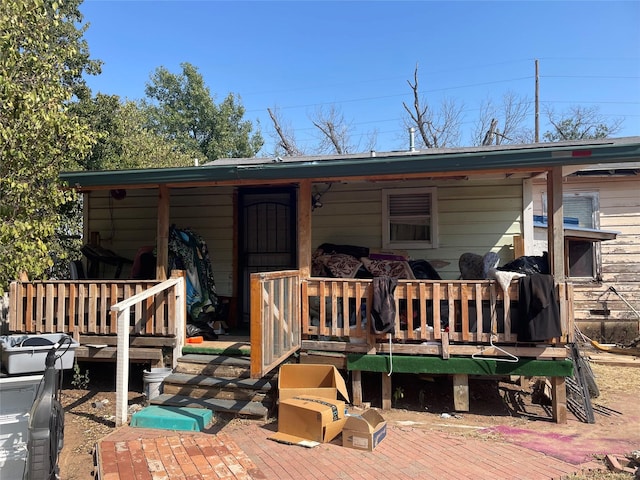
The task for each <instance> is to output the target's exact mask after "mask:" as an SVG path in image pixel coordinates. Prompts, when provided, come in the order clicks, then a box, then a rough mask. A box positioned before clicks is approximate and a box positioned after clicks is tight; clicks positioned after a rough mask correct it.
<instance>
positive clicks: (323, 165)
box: [61, 137, 640, 188]
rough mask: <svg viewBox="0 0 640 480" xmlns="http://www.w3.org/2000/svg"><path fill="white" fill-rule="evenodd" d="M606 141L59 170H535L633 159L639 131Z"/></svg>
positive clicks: (162, 175)
mask: <svg viewBox="0 0 640 480" xmlns="http://www.w3.org/2000/svg"><path fill="white" fill-rule="evenodd" d="M626 141H627V143H625V139H617V140H615V141H613V140H612V141H611V142H602V141H600V142H599V143H591V144H590V143H580V144H571V145H566V144H565V145H561V144H543V145H546V146H539V145H541V144H536V145H535V146H526V145H525V146H522V147H495V149H487V148H469V149H448V150H445V149H443V150H438V151H429V150H426V151H419V152H397V153H388V154H384V155H383V154H377V155H376V156H370V155H367V156H365V155H363V156H354V155H345V156H334V157H331V156H327V157H300V158H295V159H284V160H282V161H278V160H274V161H270V160H269V159H238V160H237V161H235V162H233V161H231V162H230V161H228V160H225V161H224V163H222V162H221V164H216V163H215V162H213V163H212V164H208V165H203V166H198V167H195V166H194V167H182V168H158V169H139V170H112V171H81V172H65V173H62V174H61V180H62V181H64V182H67V183H68V184H69V185H71V186H79V187H84V188H91V187H118V186H127V185H149V186H151V185H159V184H166V183H170V184H174V185H175V184H180V183H185V184H188V183H195V182H204V183H206V182H216V181H217V182H231V183H233V182H236V181H237V182H240V181H242V182H247V181H252V180H254V181H265V180H267V181H270V180H274V181H275V180H280V181H292V180H300V179H313V178H322V179H331V178H335V179H341V180H342V179H347V178H349V177H362V176H384V175H403V174H405V175H409V174H428V173H443V172H444V173H446V172H450V173H455V172H469V171H476V172H478V173H481V172H482V171H487V170H503V171H510V170H515V169H531V170H532V171H540V170H543V169H548V168H551V167H556V166H564V165H588V164H595V163H614V162H624V161H633V160H635V161H637V160H638V159H640V137H633V138H632V139H627V140H626Z"/></svg>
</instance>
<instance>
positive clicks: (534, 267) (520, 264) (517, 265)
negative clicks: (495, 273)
mask: <svg viewBox="0 0 640 480" xmlns="http://www.w3.org/2000/svg"><path fill="white" fill-rule="evenodd" d="M497 270H502V271H504V272H518V273H522V274H524V275H533V274H535V273H542V274H545V275H549V260H548V253H547V252H544V253H543V254H542V256H541V257H537V256H524V257H519V258H516V259H515V260H514V261H512V262H509V263H507V264H505V265H503V266H502V267H498V268H497Z"/></svg>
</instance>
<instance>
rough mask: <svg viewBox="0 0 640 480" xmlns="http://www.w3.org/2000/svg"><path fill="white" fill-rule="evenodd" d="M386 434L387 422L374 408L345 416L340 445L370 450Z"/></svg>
mask: <svg viewBox="0 0 640 480" xmlns="http://www.w3.org/2000/svg"><path fill="white" fill-rule="evenodd" d="M386 436H387V422H386V421H385V419H384V418H382V415H380V414H379V413H378V412H377V411H376V410H373V409H369V410H365V411H364V412H362V413H361V414H359V415H351V416H349V417H347V419H346V422H345V424H344V427H343V429H342V446H343V447H348V448H355V449H357V450H368V451H369V452H370V451H372V450H373V449H374V448H376V447H377V446H378V444H379V443H380V442H381V441H382V439H384V437H386Z"/></svg>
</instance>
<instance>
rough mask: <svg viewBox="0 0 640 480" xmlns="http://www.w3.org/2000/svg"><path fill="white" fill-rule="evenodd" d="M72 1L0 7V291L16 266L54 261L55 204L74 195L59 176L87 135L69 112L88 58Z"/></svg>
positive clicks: (19, 1)
mask: <svg viewBox="0 0 640 480" xmlns="http://www.w3.org/2000/svg"><path fill="white" fill-rule="evenodd" d="M78 5H79V2H78V1H73V0H71V1H69V2H67V3H64V4H62V3H60V4H58V3H55V2H51V1H48V0H4V1H3V2H2V9H0V32H1V35H0V162H1V163H0V290H3V289H5V288H6V286H7V284H8V283H9V282H10V281H11V280H13V279H15V278H17V276H18V275H19V273H20V272H26V273H27V274H28V275H29V276H31V277H41V276H42V275H43V274H44V273H45V272H46V270H47V268H49V267H50V266H51V265H52V264H53V259H52V256H51V252H52V250H53V249H54V248H55V245H57V243H58V236H57V235H58V234H59V233H60V232H61V231H63V229H62V228H61V218H62V217H61V209H62V207H63V206H64V205H66V204H67V203H69V202H72V201H74V194H73V193H72V192H71V191H69V190H64V189H63V188H62V185H60V183H59V173H60V171H61V169H69V168H75V167H76V166H77V159H79V158H82V157H84V156H85V155H86V154H87V152H88V151H89V149H90V148H91V145H92V142H93V140H94V135H93V134H92V132H91V130H90V128H89V127H88V126H87V125H86V124H83V123H82V122H81V121H79V119H78V118H77V117H76V116H75V115H72V114H70V112H69V106H68V105H69V102H70V101H71V99H72V97H73V95H74V94H75V95H76V96H77V95H82V94H83V92H86V87H84V83H83V81H82V74H83V73H84V72H88V73H95V72H97V71H99V63H96V62H91V61H89V57H88V49H87V48H86V43H85V42H84V41H83V40H82V35H83V32H84V28H82V27H81V28H78V27H77V25H79V23H80V22H81V20H82V16H81V15H80V13H79V11H78Z"/></svg>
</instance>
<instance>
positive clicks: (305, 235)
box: [298, 180, 312, 278]
mask: <svg viewBox="0 0 640 480" xmlns="http://www.w3.org/2000/svg"><path fill="white" fill-rule="evenodd" d="M311 248H312V247H311V180H302V181H301V182H300V187H299V189H298V269H299V270H300V274H301V275H302V278H307V277H308V276H309V275H310V274H311V254H312V251H311Z"/></svg>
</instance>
